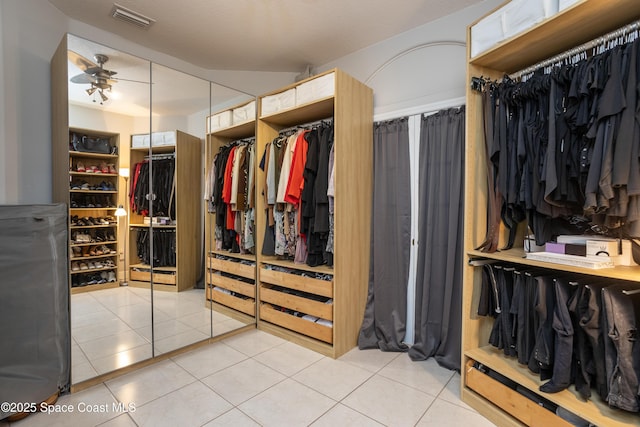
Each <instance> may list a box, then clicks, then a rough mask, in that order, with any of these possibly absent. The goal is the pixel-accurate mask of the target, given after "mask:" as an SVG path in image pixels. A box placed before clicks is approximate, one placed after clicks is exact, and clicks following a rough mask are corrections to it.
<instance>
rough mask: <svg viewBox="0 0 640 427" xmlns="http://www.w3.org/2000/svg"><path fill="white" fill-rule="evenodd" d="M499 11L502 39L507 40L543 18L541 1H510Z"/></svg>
mask: <svg viewBox="0 0 640 427" xmlns="http://www.w3.org/2000/svg"><path fill="white" fill-rule="evenodd" d="M501 10H502V11H503V15H502V19H503V28H504V37H505V38H507V39H508V38H509V37H512V36H515V35H516V34H520V33H521V32H523V31H525V30H528V29H529V28H531V27H533V26H534V25H536V24H538V23H539V22H542V21H543V20H544V18H545V14H544V3H543V0H535V1H534V0H512V1H511V2H510V3H507V4H506V5H504V6H503V7H502V9H501Z"/></svg>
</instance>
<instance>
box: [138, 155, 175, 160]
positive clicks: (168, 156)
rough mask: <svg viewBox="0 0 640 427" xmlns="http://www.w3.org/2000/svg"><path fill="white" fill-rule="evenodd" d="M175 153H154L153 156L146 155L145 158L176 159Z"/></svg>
mask: <svg viewBox="0 0 640 427" xmlns="http://www.w3.org/2000/svg"><path fill="white" fill-rule="evenodd" d="M175 157H176V155H175V154H152V155H151V156H144V159H145V160H149V159H151V160H164V159H175Z"/></svg>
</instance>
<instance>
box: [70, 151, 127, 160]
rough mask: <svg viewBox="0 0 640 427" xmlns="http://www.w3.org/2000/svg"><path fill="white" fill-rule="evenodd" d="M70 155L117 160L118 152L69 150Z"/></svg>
mask: <svg viewBox="0 0 640 427" xmlns="http://www.w3.org/2000/svg"><path fill="white" fill-rule="evenodd" d="M69 156H70V157H81V158H87V159H104V160H117V159H118V155H117V154H101V153H89V152H87V151H72V150H70V151H69Z"/></svg>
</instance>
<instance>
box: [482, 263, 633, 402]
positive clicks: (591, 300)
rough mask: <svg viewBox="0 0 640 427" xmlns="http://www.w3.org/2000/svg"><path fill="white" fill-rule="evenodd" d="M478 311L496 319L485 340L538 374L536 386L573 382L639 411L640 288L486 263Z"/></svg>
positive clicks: (550, 389)
mask: <svg viewBox="0 0 640 427" xmlns="http://www.w3.org/2000/svg"><path fill="white" fill-rule="evenodd" d="M482 268H483V275H482V277H483V280H482V291H481V297H480V302H479V306H478V314H479V315H481V316H492V317H494V318H495V320H494V324H493V329H492V331H491V335H490V338H489V343H490V344H491V345H492V346H494V347H496V348H499V349H502V350H503V351H504V353H505V355H507V356H511V357H515V358H517V360H518V362H519V363H520V364H522V365H526V366H527V367H528V369H529V370H530V371H531V372H533V373H535V374H539V375H540V379H541V380H543V381H545V380H548V381H547V382H546V383H545V384H543V385H541V386H540V391H542V392H545V393H556V392H559V391H562V390H564V389H566V388H567V387H569V386H570V385H571V384H575V388H576V390H577V391H578V393H579V394H580V395H581V396H582V397H583V398H585V399H588V398H589V397H590V396H591V390H592V388H593V389H595V391H596V393H598V395H600V397H601V398H602V399H603V400H605V401H606V402H608V403H609V405H610V406H615V407H618V408H621V409H624V410H627V411H632V412H639V411H640V395H639V394H640V389H639V388H638V387H639V385H640V382H639V379H640V343H639V342H638V340H637V336H638V327H639V326H640V288H638V285H637V284H636V283H626V282H620V281H617V282H612V281H608V282H605V280H606V279H604V278H586V277H585V276H576V275H571V274H567V273H561V272H551V271H545V270H540V269H536V268H532V267H522V266H519V267H514V266H510V265H501V264H487V265H484V266H483V267H482Z"/></svg>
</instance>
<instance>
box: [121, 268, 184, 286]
mask: <svg viewBox="0 0 640 427" xmlns="http://www.w3.org/2000/svg"><path fill="white" fill-rule="evenodd" d="M129 277H130V278H131V280H138V281H140V282H151V272H149V271H137V270H131V272H130V274H129ZM153 283H162V284H164V285H175V284H176V275H175V274H162V273H159V272H157V271H156V272H154V273H153Z"/></svg>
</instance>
